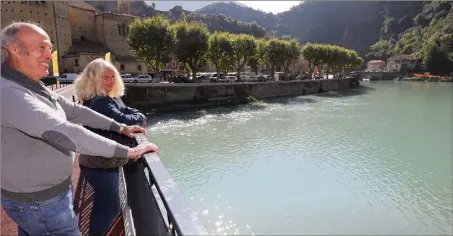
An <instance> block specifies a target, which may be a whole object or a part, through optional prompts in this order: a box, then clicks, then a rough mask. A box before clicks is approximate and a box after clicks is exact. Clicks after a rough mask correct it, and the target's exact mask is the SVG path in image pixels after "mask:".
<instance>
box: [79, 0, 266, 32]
mask: <svg viewBox="0 0 453 236" xmlns="http://www.w3.org/2000/svg"><path fill="white" fill-rule="evenodd" d="M87 3H89V4H91V5H92V6H93V7H95V8H96V9H98V10H100V11H111V12H118V7H117V2H116V1H87ZM131 14H132V15H136V16H154V15H157V14H160V15H164V16H166V17H168V18H169V19H170V21H171V22H175V21H177V20H178V19H181V18H182V17H183V16H186V18H187V19H188V20H197V21H201V22H203V23H205V24H206V25H207V26H208V29H209V31H211V32H214V31H227V32H232V33H245V34H251V35H253V36H255V37H263V36H264V35H265V34H266V29H265V28H264V27H262V26H260V25H258V24H256V23H254V22H244V21H241V20H238V19H235V18H232V17H228V16H225V15H222V14H203V13H199V12H191V11H186V10H184V9H182V8H180V7H176V6H175V7H173V8H172V9H170V10H169V11H160V10H157V9H154V8H153V6H152V5H147V4H146V3H145V2H144V1H132V2H131Z"/></svg>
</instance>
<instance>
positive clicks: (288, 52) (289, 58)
mask: <svg viewBox="0 0 453 236" xmlns="http://www.w3.org/2000/svg"><path fill="white" fill-rule="evenodd" d="M300 53H301V51H300V47H299V43H298V42H297V41H296V40H294V39H293V40H291V41H289V42H286V43H285V59H284V60H283V68H284V69H285V76H286V75H288V72H289V67H290V66H291V64H292V63H293V62H294V61H296V60H297V59H299V57H300Z"/></svg>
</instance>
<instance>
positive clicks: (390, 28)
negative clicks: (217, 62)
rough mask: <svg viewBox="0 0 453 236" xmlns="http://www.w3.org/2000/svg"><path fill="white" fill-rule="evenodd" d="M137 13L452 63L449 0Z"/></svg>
mask: <svg viewBox="0 0 453 236" xmlns="http://www.w3.org/2000/svg"><path fill="white" fill-rule="evenodd" d="M88 3H90V4H92V5H93V6H95V7H97V8H98V9H100V10H109V11H113V12H115V11H116V8H117V7H116V1H112V2H111V1H90V2H88ZM206 3H209V2H206ZM132 13H133V14H134V15H139V16H153V15H156V14H163V15H165V16H167V17H169V18H170V20H171V21H176V20H177V19H180V18H181V17H182V16H183V15H185V16H186V17H187V19H195V20H198V21H202V22H203V23H205V24H206V25H207V26H208V29H209V30H210V31H216V30H217V31H229V32H233V33H249V34H252V35H254V36H256V37H262V36H264V35H265V34H271V35H276V36H282V35H291V36H292V37H294V38H296V39H298V40H299V41H300V42H301V43H305V42H316V43H329V44H336V45H339V46H342V47H346V48H350V49H354V50H356V51H357V52H358V53H359V54H360V55H362V56H365V55H366V57H365V60H370V59H384V60H385V59H386V58H387V57H389V56H392V55H397V54H412V55H414V56H416V57H417V58H419V59H426V58H428V57H429V58H440V59H439V60H438V61H436V60H434V61H435V63H432V64H439V65H440V64H442V65H445V66H443V67H449V66H451V64H450V65H449V64H448V63H446V62H448V61H450V62H453V2H449V1H425V2H421V1H410V2H409V1H381V2H376V1H329V2H327V1H308V2H303V3H300V4H299V5H297V6H295V7H293V8H292V9H290V10H288V11H286V12H282V13H280V14H276V15H275V14H272V13H265V12H262V11H259V10H255V9H253V8H250V7H247V6H244V5H243V4H238V3H235V2H216V3H211V4H209V5H207V6H205V7H202V8H201V9H199V10H198V11H196V12H192V11H185V10H182V9H181V8H172V9H171V10H169V11H158V10H156V9H153V8H152V6H148V5H147V4H146V3H145V2H143V1H133V2H132ZM433 55H434V56H433ZM452 71H453V70H452Z"/></svg>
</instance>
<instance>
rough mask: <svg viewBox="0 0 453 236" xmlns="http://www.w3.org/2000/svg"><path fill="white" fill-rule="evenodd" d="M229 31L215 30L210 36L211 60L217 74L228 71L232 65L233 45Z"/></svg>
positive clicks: (209, 55)
mask: <svg viewBox="0 0 453 236" xmlns="http://www.w3.org/2000/svg"><path fill="white" fill-rule="evenodd" d="M231 37H232V35H231V34H229V33H219V32H215V33H213V34H211V35H210V36H209V52H208V57H209V60H210V61H211V62H212V64H214V66H215V68H216V72H217V74H219V73H220V72H227V71H228V69H229V68H230V67H231V66H232V63H231V61H232V53H233V46H232V43H231V40H230V38H231Z"/></svg>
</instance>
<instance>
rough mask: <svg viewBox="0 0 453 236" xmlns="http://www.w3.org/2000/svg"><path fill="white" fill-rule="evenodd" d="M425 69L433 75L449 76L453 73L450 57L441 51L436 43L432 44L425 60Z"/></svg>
mask: <svg viewBox="0 0 453 236" xmlns="http://www.w3.org/2000/svg"><path fill="white" fill-rule="evenodd" d="M423 63H424V64H425V68H426V69H427V71H429V72H430V73H431V74H437V75H447V74H448V73H449V72H451V71H453V70H452V69H453V68H452V67H453V63H452V62H451V61H450V59H449V58H448V55H447V54H446V53H445V52H443V51H442V50H440V49H439V46H437V44H435V43H431V44H430V46H429V49H428V52H427V53H426V56H425V58H424V59H423Z"/></svg>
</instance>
